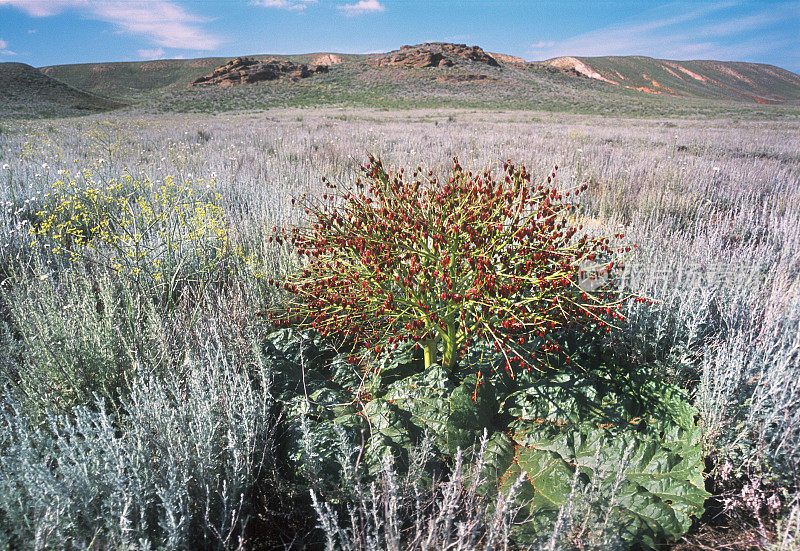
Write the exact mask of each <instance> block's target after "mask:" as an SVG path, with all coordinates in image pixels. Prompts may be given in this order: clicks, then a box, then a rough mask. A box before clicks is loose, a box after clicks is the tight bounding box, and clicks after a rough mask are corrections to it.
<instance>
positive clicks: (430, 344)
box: [422, 339, 439, 369]
mask: <svg viewBox="0 0 800 551" xmlns="http://www.w3.org/2000/svg"><path fill="white" fill-rule="evenodd" d="M438 348H439V344H438V342H437V341H436V339H429V340H427V341H424V342H423V343H422V350H423V354H424V356H425V369H427V368H429V367H430V366H431V365H433V364H435V363H436V362H437V358H436V353H437V352H438Z"/></svg>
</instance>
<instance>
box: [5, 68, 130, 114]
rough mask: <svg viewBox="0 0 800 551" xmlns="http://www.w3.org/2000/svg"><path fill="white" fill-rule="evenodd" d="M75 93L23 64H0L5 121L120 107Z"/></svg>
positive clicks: (88, 95)
mask: <svg viewBox="0 0 800 551" xmlns="http://www.w3.org/2000/svg"><path fill="white" fill-rule="evenodd" d="M121 106H122V103H120V102H116V101H111V100H108V99H105V98H101V97H98V96H96V95H94V94H91V93H88V92H84V91H82V90H78V89H76V88H74V87H72V86H70V85H68V84H65V83H64V82H60V81H59V80H56V79H54V78H51V77H49V76H47V75H45V74H43V73H42V72H41V71H39V70H37V69H35V68H33V67H31V66H30V65H25V64H24V63H0V113H2V115H3V116H4V117H11V118H28V117H37V116H71V115H79V114H86V113H94V112H99V111H107V110H109V109H115V108H118V107H121Z"/></svg>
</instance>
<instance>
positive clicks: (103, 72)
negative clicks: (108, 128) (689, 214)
mask: <svg viewBox="0 0 800 551" xmlns="http://www.w3.org/2000/svg"><path fill="white" fill-rule="evenodd" d="M248 57H251V58H253V59H255V60H257V61H264V60H267V59H270V58H276V59H281V60H288V61H294V62H296V63H318V64H326V65H333V64H335V63H337V62H339V63H340V62H341V61H342V60H344V59H346V58H350V57H353V56H345V55H338V54H330V53H317V54H302V55H294V56H272V55H252V56H248ZM357 57H360V56H357ZM228 61H230V59H229V58H225V57H204V58H198V59H162V60H156V61H132V62H127V61H120V62H113V63H81V64H75V65H52V66H49V67H42V68H41V69H40V70H41V71H42V72H43V73H44V74H46V75H49V76H51V77H54V78H57V79H59V80H62V81H64V82H69V83H70V84H71V85H73V86H75V87H76V88H80V89H81V90H88V91H90V92H93V93H95V94H100V95H104V96H108V97H113V98H117V99H120V100H123V101H125V100H128V101H131V100H136V99H138V98H141V97H142V96H145V95H147V94H152V93H155V92H160V91H165V90H171V89H183V88H185V87H186V86H188V85H189V84H190V83H191V82H192V81H193V80H195V79H197V78H199V77H202V76H204V75H206V74H208V73H210V72H211V71H213V70H214V69H215V68H217V67H219V66H221V65H224V64H225V63H227V62H228Z"/></svg>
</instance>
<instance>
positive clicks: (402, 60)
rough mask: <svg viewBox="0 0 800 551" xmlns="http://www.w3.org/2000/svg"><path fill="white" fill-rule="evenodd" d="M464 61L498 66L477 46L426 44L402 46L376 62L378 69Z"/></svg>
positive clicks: (440, 43)
mask: <svg viewBox="0 0 800 551" xmlns="http://www.w3.org/2000/svg"><path fill="white" fill-rule="evenodd" d="M464 61H475V62H478V63H485V64H486V65H490V66H492V67H499V66H500V64H499V63H498V62H497V60H496V59H495V58H493V57H492V56H490V55H489V54H487V53H486V52H484V51H483V50H482V49H481V48H479V47H478V46H467V45H466V44H447V43H445V42H427V43H425V44H418V45H416V46H403V47H402V48H400V49H399V50H395V51H393V52H389V53H388V54H386V55H383V56H381V57H379V58H378V59H377V60H376V62H375V63H376V65H378V66H379V67H408V68H422V67H452V66H453V65H456V64H459V63H462V62H464Z"/></svg>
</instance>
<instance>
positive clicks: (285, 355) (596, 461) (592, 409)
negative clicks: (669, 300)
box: [269, 330, 709, 547]
mask: <svg viewBox="0 0 800 551" xmlns="http://www.w3.org/2000/svg"><path fill="white" fill-rule="evenodd" d="M269 347H270V348H271V350H270V353H271V354H272V355H273V356H275V359H276V360H280V361H278V362H276V365H282V366H283V368H282V369H281V370H279V377H280V378H281V379H282V380H281V381H279V383H280V384H279V386H280V387H281V388H283V389H284V394H283V398H284V401H285V408H286V409H285V413H286V419H288V420H289V422H290V423H289V424H290V425H292V426H293V429H292V430H293V431H294V432H295V433H294V434H291V435H288V436H289V437H287V438H286V439H285V441H286V443H287V448H286V452H287V457H288V459H289V460H290V461H291V462H292V463H293V464H295V465H297V466H298V467H299V469H298V470H299V471H300V472H303V473H306V476H307V477H308V478H309V479H310V480H315V481H317V482H316V483H318V481H320V480H323V481H324V480H327V481H328V483H330V484H331V485H335V484H336V479H337V477H338V476H341V475H342V473H341V472H339V470H338V469H339V465H340V464H341V454H358V455H359V458H360V463H361V465H362V466H363V468H364V470H365V472H366V473H367V475H369V474H375V473H376V472H377V471H378V470H379V469H380V467H381V463H382V461H383V460H384V458H385V456H386V455H387V454H389V455H391V456H392V458H393V460H394V461H395V464H396V465H399V466H400V468H402V466H403V464H404V461H405V460H406V459H407V457H408V454H409V451H410V449H411V447H412V446H414V445H415V444H416V443H417V442H419V440H420V438H421V437H422V436H423V435H425V434H427V435H429V436H431V437H433V439H434V442H435V444H436V447H437V451H438V453H439V456H440V457H441V459H442V462H443V463H444V464H446V463H447V461H448V460H452V458H453V457H454V456H455V454H456V453H457V451H458V450H459V449H460V450H462V451H463V452H465V453H466V454H467V457H471V458H472V459H473V460H477V457H475V456H476V453H477V448H478V446H477V443H478V440H480V438H481V436H483V435H484V434H486V435H487V437H488V444H487V446H486V448H485V450H484V454H485V455H484V457H483V461H484V472H483V475H484V477H485V479H486V480H487V481H488V483H487V484H485V488H484V491H485V492H487V493H491V492H497V491H502V492H507V491H509V490H510V489H511V486H513V485H515V484H516V486H517V488H516V489H517V492H516V499H517V500H518V503H519V504H521V505H524V513H525V514H526V517H527V518H528V521H527V522H525V523H524V524H523V525H522V527H521V529H520V531H519V533H518V535H517V536H518V537H519V538H521V540H523V541H524V540H530V539H532V538H535V537H536V536H537V534H545V533H548V531H549V530H552V527H553V525H554V523H555V521H556V519H557V517H558V514H559V509H560V508H561V507H562V506H564V505H565V504H567V503H568V502H572V503H576V502H577V501H579V500H580V499H581V496H583V495H584V494H585V492H583V491H582V490H583V489H585V488H587V487H592V488H594V489H595V490H596V494H599V495H601V496H607V497H608V500H609V504H608V505H609V506H608V507H607V510H610V511H611V515H612V516H613V517H614V518H613V519H611V520H613V525H614V526H616V527H617V529H618V530H619V534H618V537H619V538H620V539H622V540H624V541H627V542H628V543H629V544H634V543H640V544H643V545H645V546H649V547H654V546H655V545H656V544H657V543H658V542H660V541H665V540H666V541H669V540H675V539H677V538H679V537H680V536H681V535H683V534H684V533H685V532H686V531H687V530H688V529H689V527H690V525H691V523H692V517H698V516H699V515H701V514H702V512H703V502H704V501H705V500H706V498H707V497H708V496H709V494H708V493H707V492H706V491H705V489H704V484H703V477H702V470H703V458H702V449H701V443H700V439H701V429H700V427H699V426H698V423H697V414H696V410H695V409H694V408H693V407H691V406H690V405H689V403H688V401H687V398H686V397H685V396H684V394H683V393H682V392H681V391H679V390H678V389H676V388H674V387H672V386H669V385H665V384H661V383H659V382H657V380H656V379H654V378H652V377H638V378H637V377H631V376H629V377H628V378H627V380H623V378H622V377H620V375H619V374H617V376H616V378H615V379H614V380H612V379H611V378H609V377H603V376H600V375H598V374H597V372H596V370H595V371H593V373H594V374H592V375H588V374H586V373H566V372H562V373H559V374H557V375H552V374H551V375H549V376H547V377H543V376H542V375H541V374H539V375H538V377H539V378H538V379H537V378H535V377H534V376H529V377H528V378H527V379H526V378H524V377H518V378H517V380H511V379H510V378H508V377H500V376H498V375H492V373H497V372H502V370H501V369H499V365H500V362H501V361H502V360H501V358H500V357H493V356H492V355H491V354H489V352H488V350H487V349H481V347H480V346H476V347H474V350H473V351H472V352H471V354H470V356H469V357H468V358H465V361H464V362H462V364H463V366H464V367H463V368H462V371H457V372H454V373H449V372H448V371H447V370H445V369H444V368H442V367H441V366H440V365H438V364H434V365H431V366H429V367H427V368H425V367H422V365H421V362H419V360H418V359H416V358H415V357H414V354H413V353H412V349H411V348H405V349H400V350H399V352H398V353H396V354H395V355H394V357H393V359H382V360H380V361H381V362H382V364H381V366H380V369H378V370H377V373H378V375H377V376H376V377H375V378H374V379H372V380H371V381H370V384H371V386H370V388H368V389H365V388H363V387H362V388H360V390H359V392H360V393H361V394H360V396H361V399H359V395H357V394H356V390H355V389H357V388H358V382H359V374H358V373H357V372H355V371H354V369H353V367H352V366H350V365H348V364H347V362H346V361H345V358H344V357H339V356H336V355H334V354H332V353H325V352H324V351H322V350H321V348H320V342H319V341H315V340H314V339H313V338H312V336H310V335H308V334H306V335H300V334H298V333H294V332H293V331H291V330H282V331H278V332H276V333H275V334H273V336H272V339H271V341H270V343H269ZM487 358H488V359H487ZM493 367H498V369H493ZM477 373H481V374H482V379H483V380H482V383H481V384H479V379H478V376H477ZM365 391H366V392H365ZM365 396H366V397H365ZM304 431H305V433H306V435H307V436H306V438H305V441H306V443H305V445H303V444H302V443H301V442H303V440H304V439H303V438H301V434H303V432H304ZM342 435H345V437H346V438H347V439H349V442H350V444H351V446H349V447H347V449H342V446H341V444H340V441H341V436H342ZM309 436H310V442H308V440H309ZM332 487H335V486H332Z"/></svg>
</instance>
